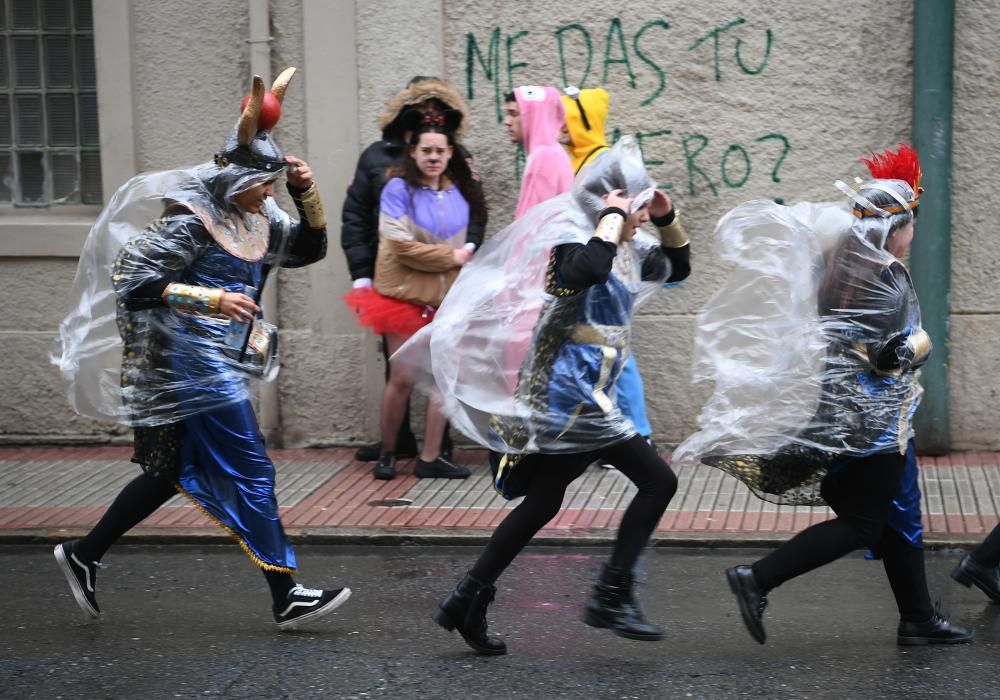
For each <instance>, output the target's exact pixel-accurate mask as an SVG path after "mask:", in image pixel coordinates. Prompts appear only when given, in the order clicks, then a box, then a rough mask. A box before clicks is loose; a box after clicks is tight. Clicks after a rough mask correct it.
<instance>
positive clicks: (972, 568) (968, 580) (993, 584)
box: [951, 554, 1000, 603]
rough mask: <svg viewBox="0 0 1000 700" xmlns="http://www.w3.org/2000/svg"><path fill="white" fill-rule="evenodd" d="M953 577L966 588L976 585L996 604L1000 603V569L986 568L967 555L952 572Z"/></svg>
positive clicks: (995, 567) (994, 567)
mask: <svg viewBox="0 0 1000 700" xmlns="http://www.w3.org/2000/svg"><path fill="white" fill-rule="evenodd" d="M951 577H952V578H953V579H955V580H956V581H958V582H959V583H960V584H962V585H963V586H965V587H966V588H969V587H971V586H972V585H973V584H975V586H976V587H977V588H978V589H979V590H981V591H982V592H983V593H985V594H986V595H988V596H989V597H990V599H991V600H992V601H993V602H994V603H1000V567H997V566H985V565H983V564H980V563H979V562H978V561H976V560H975V559H973V558H972V555H971V554H966V555H965V558H964V559H962V561H960V562H959V563H958V566H956V567H955V569H954V570H953V571H952V572H951Z"/></svg>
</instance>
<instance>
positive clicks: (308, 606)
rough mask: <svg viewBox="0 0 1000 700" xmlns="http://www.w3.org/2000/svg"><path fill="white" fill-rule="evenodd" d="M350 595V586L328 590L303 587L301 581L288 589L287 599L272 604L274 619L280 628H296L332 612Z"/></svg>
mask: <svg viewBox="0 0 1000 700" xmlns="http://www.w3.org/2000/svg"><path fill="white" fill-rule="evenodd" d="M350 597H351V589H350V588H334V589H332V590H329V591H324V590H320V589H319V588H305V587H303V586H302V584H301V583H297V584H295V587H294V588H293V589H292V590H290V591H288V600H287V602H285V603H284V604H278V605H275V606H274V621H275V622H277V623H278V627H279V628H280V629H282V630H292V629H296V628H297V627H299V626H301V625H305V624H308V623H309V622H312V621H313V620H317V619H319V618H321V617H323V616H324V615H328V614H330V613H332V612H333V611H334V610H336V609H337V608H339V607H340V606H341V605H343V604H344V602H345V601H346V600H347V599H348V598H350Z"/></svg>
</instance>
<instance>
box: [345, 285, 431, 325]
mask: <svg viewBox="0 0 1000 700" xmlns="http://www.w3.org/2000/svg"><path fill="white" fill-rule="evenodd" d="M344 301H345V302H346V303H347V306H348V308H350V309H351V311H353V312H354V315H355V317H356V318H357V319H358V323H360V324H361V325H362V326H366V327H368V328H371V329H372V330H373V331H375V332H376V333H378V334H379V335H385V334H386V333H392V334H395V335H402V336H406V337H409V336H411V335H413V334H414V333H416V332H417V331H419V330H420V329H421V328H423V327H424V326H426V325H427V324H428V323H430V322H431V321H433V320H434V309H433V308H432V307H430V306H418V305H416V304H411V303H410V302H408V301H400V300H399V299H393V298H392V297H386V296H382V295H381V294H379V293H378V292H376V291H375V290H374V289H372V288H371V287H361V288H359V289H352V290H351V291H349V292H348V293H347V294H345V295H344Z"/></svg>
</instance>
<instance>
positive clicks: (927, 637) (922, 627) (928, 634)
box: [896, 608, 972, 647]
mask: <svg viewBox="0 0 1000 700" xmlns="http://www.w3.org/2000/svg"><path fill="white" fill-rule="evenodd" d="M970 641H972V630H968V629H966V628H964V627H962V626H961V625H954V624H952V623H950V622H948V621H947V620H946V619H944V617H942V616H941V611H940V610H938V609H936V608H935V610H934V614H933V615H931V619H929V620H927V621H926V622H904V621H902V620H900V622H899V629H898V630H897V631H896V644H898V645H899V646H901V647H920V646H926V645H928V644H965V643H966V642H970Z"/></svg>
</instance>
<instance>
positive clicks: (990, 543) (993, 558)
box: [972, 523, 1000, 566]
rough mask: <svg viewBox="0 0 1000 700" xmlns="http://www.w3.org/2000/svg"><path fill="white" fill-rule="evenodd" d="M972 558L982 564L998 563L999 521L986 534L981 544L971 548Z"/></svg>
mask: <svg viewBox="0 0 1000 700" xmlns="http://www.w3.org/2000/svg"><path fill="white" fill-rule="evenodd" d="M972 558H973V559H975V560H976V561H977V562H979V563H980V564H982V565H983V566H997V565H1000V523H998V524H997V526H996V527H994V528H993V531H992V532H990V534H988V535H986V539H985V540H983V543H982V544H981V545H979V546H978V547H976V548H975V549H974V550H972Z"/></svg>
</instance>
